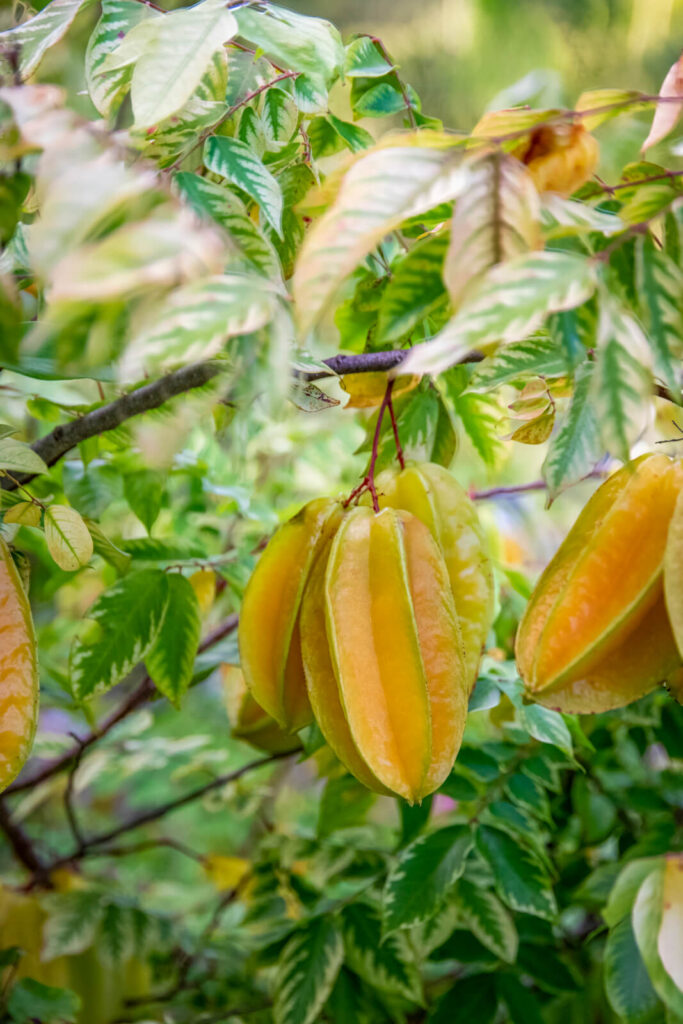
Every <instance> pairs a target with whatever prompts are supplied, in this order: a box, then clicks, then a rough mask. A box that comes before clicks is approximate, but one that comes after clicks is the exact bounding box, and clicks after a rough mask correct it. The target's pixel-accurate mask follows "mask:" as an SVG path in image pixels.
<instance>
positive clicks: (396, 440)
mask: <svg viewBox="0 0 683 1024" xmlns="http://www.w3.org/2000/svg"><path fill="white" fill-rule="evenodd" d="M389 415H390V416H391V429H392V430H393V432H394V443H395V444H396V458H397V459H398V464H399V466H400V467H401V469H405V468H406V460H405V459H404V458H403V447H402V445H401V438H400V437H399V436H398V423H397V422H396V413H395V412H394V403H393V402H392V400H391V395H389Z"/></svg>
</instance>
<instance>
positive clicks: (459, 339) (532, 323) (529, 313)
mask: <svg viewBox="0 0 683 1024" xmlns="http://www.w3.org/2000/svg"><path fill="white" fill-rule="evenodd" d="M595 284H596V271H595V267H594V265H593V264H592V263H591V262H589V260H588V259H586V258H585V257H583V256H579V255H576V254H574V253H568V252H541V253H530V254H528V255H522V256H517V257H515V258H514V259H512V260H509V261H508V262H506V263H503V264H501V265H499V266H496V267H493V268H492V269H491V270H489V271H488V272H487V273H486V275H485V276H484V277H483V278H482V280H481V283H480V285H479V286H478V288H477V289H476V290H475V292H474V294H473V295H472V296H471V297H470V298H469V300H468V302H467V303H466V304H465V305H463V306H462V307H461V308H460V310H459V311H458V312H457V313H456V314H455V316H454V317H453V319H452V320H451V321H450V322H449V323H448V324H446V326H445V327H444V328H443V330H441V331H440V332H439V334H437V335H436V337H434V338H433V339H432V340H431V341H427V342H424V343H423V344H421V345H415V347H414V348H413V349H411V351H410V353H409V355H408V357H407V359H406V360H405V361H404V362H403V363H402V364H401V372H402V373H404V372H405V373H433V374H434V373H440V372H441V371H442V370H445V369H447V368H448V367H449V366H453V365H454V364H455V363H457V362H458V361H459V360H460V359H462V357H463V356H464V355H465V353H466V352H468V351H470V349H473V348H477V347H478V346H480V345H489V344H491V343H493V342H498V343H501V344H505V343H506V342H511V341H521V340H522V339H523V338H526V337H528V336H529V335H530V334H532V333H533V332H534V331H536V330H538V328H539V327H540V326H541V325H542V323H543V321H544V319H545V317H546V316H547V315H548V314H549V313H555V312H558V311H559V310H563V309H571V308H572V307H574V306H578V305H580V304H581V303H582V302H585V301H586V299H588V298H590V296H591V294H592V292H593V290H594V289H595Z"/></svg>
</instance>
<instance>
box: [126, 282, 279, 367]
mask: <svg viewBox="0 0 683 1024" xmlns="http://www.w3.org/2000/svg"><path fill="white" fill-rule="evenodd" d="M277 296H278V293H277V292H276V291H275V289H274V288H273V286H272V285H271V284H269V283H268V282H265V281H264V279H263V278H262V277H260V276H259V275H256V274H246V273H245V274H239V273H234V274H224V275H223V276H222V277H214V278H210V279H208V280H202V281H198V282H196V283H194V284H191V285H188V286H187V287H185V288H176V289H175V291H174V292H173V294H172V295H171V296H170V298H169V299H168V301H167V302H166V303H165V304H164V305H163V306H162V307H161V309H160V310H156V311H150V317H149V326H145V327H143V328H142V329H141V330H140V331H139V333H138V334H136V335H135V336H134V338H133V339H132V341H131V343H130V344H129V346H128V349H127V350H126V352H125V355H124V358H123V364H122V375H123V377H125V378H127V379H130V380H138V379H139V378H140V377H141V376H142V375H143V374H144V372H153V371H159V370H162V369H167V368H169V367H171V366H178V365H184V364H186V363H192V362H195V361H196V360H198V359H210V358H211V356H215V355H217V353H218V352H220V350H221V349H222V348H223V346H224V344H225V342H226V341H227V340H228V339H229V338H232V337H235V335H239V334H249V333H251V332H252V331H256V330H258V329H259V328H261V327H263V326H264V325H265V324H266V323H268V321H269V320H270V319H271V318H272V316H273V314H274V311H275V309H276V301H277Z"/></svg>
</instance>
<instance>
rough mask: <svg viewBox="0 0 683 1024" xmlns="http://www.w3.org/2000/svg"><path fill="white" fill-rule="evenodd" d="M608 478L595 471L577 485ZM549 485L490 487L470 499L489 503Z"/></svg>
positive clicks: (542, 489)
mask: <svg viewBox="0 0 683 1024" xmlns="http://www.w3.org/2000/svg"><path fill="white" fill-rule="evenodd" d="M605 476H607V474H606V473H605V472H604V470H600V469H594V470H593V471H592V472H591V473H587V474H586V476H584V477H582V478H581V480H578V481H577V483H583V481H584V480H603V479H604V478H605ZM547 488H548V485H547V483H546V482H545V480H532V481H531V482H530V483H528V484H511V485H510V486H504V487H489V488H488V489H487V490H483V491H470V498H471V499H472V500H473V501H487V500H488V499H491V498H507V497H508V496H512V495H515V494H527V493H529V492H530V491H545V490H547Z"/></svg>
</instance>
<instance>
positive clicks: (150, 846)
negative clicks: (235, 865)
mask: <svg viewBox="0 0 683 1024" xmlns="http://www.w3.org/2000/svg"><path fill="white" fill-rule="evenodd" d="M160 846H163V847H168V849H169V850H176V851H177V852H178V853H182V854H183V855H184V856H185V857H189V858H190V859H191V860H194V861H197V862H198V863H199V864H203V863H204V857H203V856H202V854H201V853H197V851H196V850H191V849H190V847H189V846H186V845H185V843H181V842H179V841H178V840H177V839H171V838H170V837H166V836H164V837H162V838H160V839H145V840H144V841H143V842H141V843H129V844H128V846H105V847H104V849H102V850H100V849H98V848H95V849H88V848H87V847H86V849H85V850H84V851H83V856H85V857H130V856H134V855H135V854H136V853H144V852H145V851H146V850H157V849H158V848H159V847H160Z"/></svg>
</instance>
